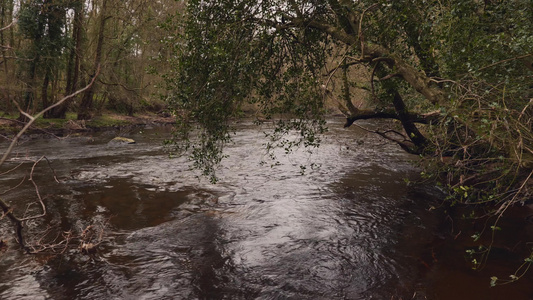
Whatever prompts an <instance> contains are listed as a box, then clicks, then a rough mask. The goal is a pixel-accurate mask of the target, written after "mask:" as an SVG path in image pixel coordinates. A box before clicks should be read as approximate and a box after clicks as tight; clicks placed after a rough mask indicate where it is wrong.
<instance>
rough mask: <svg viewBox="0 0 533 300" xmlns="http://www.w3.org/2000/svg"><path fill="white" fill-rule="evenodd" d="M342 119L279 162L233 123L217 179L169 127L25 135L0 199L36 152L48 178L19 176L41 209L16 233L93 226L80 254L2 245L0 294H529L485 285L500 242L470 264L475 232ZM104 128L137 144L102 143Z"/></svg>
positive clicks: (376, 142)
mask: <svg viewBox="0 0 533 300" xmlns="http://www.w3.org/2000/svg"><path fill="white" fill-rule="evenodd" d="M341 122H342V120H331V121H330V124H329V127H330V132H329V133H328V134H326V136H325V137H324V142H323V144H322V146H321V147H320V148H319V149H318V150H315V151H311V152H309V151H307V150H306V149H298V150H296V151H295V152H294V153H292V154H290V155H284V153H283V152H282V151H280V152H279V153H277V158H278V162H279V163H274V162H273V161H271V160H270V158H269V156H268V155H267V154H266V153H265V150H264V149H265V147H264V143H265V142H266V139H265V137H264V134H263V131H264V130H268V126H267V125H265V126H264V127H257V126H255V125H253V124H252V123H251V122H243V123H240V124H238V126H237V127H238V130H237V132H236V134H235V136H234V143H232V144H230V145H228V147H227V148H226V154H227V155H228V158H227V159H225V160H224V161H223V163H222V165H221V166H220V168H219V170H218V173H217V174H218V176H219V178H220V181H219V182H218V183H217V184H211V183H210V182H209V181H208V180H206V179H205V178H202V177H198V173H197V172H196V171H194V170H190V168H189V163H188V162H187V161H186V160H185V159H184V158H180V157H178V158H170V157H169V156H168V153H167V152H166V151H165V149H164V147H163V146H162V142H163V140H164V139H166V138H168V137H169V134H170V128H168V127H146V128H133V129H129V130H127V131H122V132H119V131H106V132H99V133H94V134H91V135H81V136H71V137H68V138H65V139H60V140H58V139H54V138H46V137H43V136H30V137H28V138H26V139H25V140H24V142H23V143H21V145H19V146H18V148H17V149H16V153H15V154H16V155H15V156H14V157H13V158H12V159H11V160H10V161H9V162H8V163H7V164H6V165H5V166H4V170H3V171H5V170H7V169H10V168H11V167H13V166H15V165H16V164H17V163H19V162H23V165H22V166H21V167H20V168H19V169H17V170H16V171H13V172H11V173H9V174H4V175H3V177H2V180H1V182H0V187H1V190H0V192H1V191H2V190H6V189H8V188H9V187H11V186H15V185H16V184H17V183H18V182H19V181H20V180H21V178H22V177H23V176H24V174H26V175H27V174H28V172H29V171H28V170H29V168H30V167H31V165H32V164H31V163H30V162H25V160H26V159H33V160H35V159H38V158H39V157H40V156H41V155H46V157H47V158H48V160H49V161H50V165H51V166H52V167H53V169H54V172H55V174H57V176H58V179H59V183H56V182H55V181H54V180H53V173H52V171H50V169H49V167H48V165H47V163H40V164H39V166H38V168H37V169H36V173H35V177H34V181H35V182H36V183H37V184H38V185H39V187H40V190H39V191H40V193H41V194H42V195H46V196H47V197H46V200H45V201H46V203H47V205H48V208H49V213H48V215H47V217H46V218H45V219H41V220H37V221H33V222H32V223H31V224H30V227H32V228H42V230H43V231H44V229H45V228H46V227H47V226H48V225H53V226H55V227H57V228H62V230H64V231H67V230H69V229H77V230H82V229H84V228H86V227H87V226H89V225H91V224H107V227H106V230H105V234H104V236H103V239H102V244H100V245H99V247H98V251H97V252H96V253H94V254H92V255H84V254H80V253H79V251H78V250H77V249H73V250H70V251H68V252H66V253H65V254H63V255H60V256H57V257H52V256H49V255H25V254H23V253H22V252H21V251H20V250H18V249H17V247H16V246H14V245H12V246H11V247H9V249H8V250H7V251H5V252H3V253H1V254H0V255H1V256H0V298H1V299H13V300H15V299H17V300H18V299H533V280H532V277H531V276H530V275H526V276H525V277H524V278H523V279H521V280H520V281H519V282H518V283H514V284H510V285H503V286H497V287H495V288H490V286H489V282H490V276H494V275H497V276H499V277H505V276H508V275H509V274H512V273H513V272H514V270H515V269H516V268H517V267H518V266H519V265H520V262H521V260H523V257H519V256H518V255H516V254H514V252H513V250H514V249H510V250H509V251H507V252H505V251H503V254H502V253H500V252H502V251H500V252H498V253H500V254H498V253H497V254H498V255H497V256H495V258H494V259H492V260H489V262H488V263H487V266H486V267H485V268H483V269H482V270H481V271H475V270H472V269H471V268H470V265H469V262H468V260H467V259H465V249H468V247H469V246H472V245H469V243H473V242H472V239H471V238H470V234H471V232H470V231H473V230H474V229H472V228H470V227H475V226H469V225H468V221H463V222H462V223H461V222H457V223H455V224H452V223H451V222H450V221H447V219H445V218H444V217H443V216H444V215H445V214H444V213H443V212H442V211H441V210H439V208H438V207H439V206H440V204H441V203H442V200H443V197H444V195H443V194H442V193H441V192H440V190H439V189H438V188H436V187H434V186H432V185H428V184H407V181H409V180H411V181H413V180H416V179H417V178H418V174H419V172H420V170H419V169H418V168H417V167H416V166H415V161H416V157H413V156H411V155H408V154H406V153H404V152H402V150H400V149H399V148H398V147H397V146H395V145H393V144H390V143H388V142H386V141H383V140H381V139H380V138H379V137H377V136H374V135H372V134H368V133H366V132H364V131H362V130H360V129H358V128H355V127H354V128H350V129H343V128H342V123H341ZM363 124H365V126H370V127H372V126H373V125H372V123H363ZM117 135H121V136H127V137H130V138H133V139H135V140H136V141H137V143H136V144H133V145H121V146H111V145H109V144H108V141H109V140H110V139H112V138H113V137H115V136H117ZM2 147H3V149H5V147H6V145H5V142H4V144H2ZM300 166H306V168H305V172H304V174H302V172H301V171H302V168H301V167H300ZM3 197H4V199H6V200H8V201H10V202H12V203H16V207H17V208H18V209H20V208H21V207H26V205H27V204H28V203H31V201H33V200H32V199H34V198H32V197H35V191H34V190H33V189H32V186H31V185H30V184H29V183H26V184H24V185H22V186H21V187H20V188H18V189H15V190H13V191H10V192H8V193H6V194H5V195H4V196H3ZM432 207H437V209H435V210H431V209H430V208H432ZM520 213H521V214H524V215H523V218H522V219H524V220H526V219H527V217H528V216H529V215H531V214H533V211H531V210H524V209H522V210H520ZM527 220H528V219H527ZM3 221H4V222H3V223H1V225H0V230H1V231H0V232H2V235H3V236H4V238H5V237H6V236H7V235H8V234H9V232H10V230H11V227H10V224H9V223H7V221H5V220H3ZM509 224H511V223H509ZM512 224H514V225H513V226H519V228H520V229H519V230H518V231H521V235H518V234H516V233H515V234H514V235H512V234H511V235H512V236H515V239H521V238H522V239H523V238H524V234H525V236H526V237H531V236H533V234H532V233H533V228H532V226H531V225H530V223H528V222H527V221H524V222H523V223H520V224H519V225H516V224H517V223H516V222H514V223H512ZM461 226H462V227H461ZM509 226H511V225H509ZM452 227H453V228H452ZM504 230H505V227H504ZM449 231H450V232H451V233H453V234H451V233H449ZM513 232H514V231H513ZM511 235H510V236H511ZM520 241H521V240H520ZM508 242H509V243H515V242H516V241H515V240H513V239H510V241H508ZM11 244H13V242H11ZM512 245H514V244H512ZM528 245H529V244H527V243H526V242H522V246H523V247H528ZM498 249H500V248H498ZM501 249H504V250H505V248H504V247H503V246H502V247H501Z"/></svg>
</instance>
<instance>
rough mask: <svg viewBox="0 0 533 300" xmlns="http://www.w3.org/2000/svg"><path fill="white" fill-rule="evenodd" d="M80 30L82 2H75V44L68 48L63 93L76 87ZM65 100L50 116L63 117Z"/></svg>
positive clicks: (67, 103) (68, 103)
mask: <svg viewBox="0 0 533 300" xmlns="http://www.w3.org/2000/svg"><path fill="white" fill-rule="evenodd" d="M82 31H83V2H79V3H77V5H76V6H75V8H74V24H73V28H72V39H73V40H74V43H75V46H74V47H73V48H72V49H71V50H70V54H69V59H68V65H67V83H66V86H65V94H66V95H70V94H72V93H74V92H75V91H76V89H77V87H78V80H79V72H80V60H81V57H82ZM71 101H72V100H69V101H65V102H64V103H63V104H62V105H60V106H58V107H56V108H55V109H53V110H52V111H51V112H50V115H51V117H52V118H59V119H65V118H66V116H67V110H68V108H69V106H70V102H71Z"/></svg>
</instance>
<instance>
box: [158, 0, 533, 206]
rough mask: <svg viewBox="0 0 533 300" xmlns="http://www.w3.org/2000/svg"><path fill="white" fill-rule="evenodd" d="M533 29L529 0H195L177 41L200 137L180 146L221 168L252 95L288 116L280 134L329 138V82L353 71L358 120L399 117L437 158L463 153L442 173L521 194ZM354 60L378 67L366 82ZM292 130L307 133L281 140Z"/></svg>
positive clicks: (415, 149) (178, 93) (408, 142)
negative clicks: (363, 96) (359, 98)
mask: <svg viewBox="0 0 533 300" xmlns="http://www.w3.org/2000/svg"><path fill="white" fill-rule="evenodd" d="M168 27H169V28H171V29H172V30H174V29H175V28H176V27H172V26H170V25H169V26H168ZM532 29H533V5H532V4H531V3H529V2H527V1H520V0H514V1H459V0H448V1H422V0H407V1H402V2H390V1H344V0H328V1H298V0H287V1H275V0H268V1H261V2H259V3H256V2H253V1H238V0H216V1H208V2H206V1H188V2H187V13H186V15H185V16H183V22H182V23H181V26H178V28H177V30H174V32H177V33H178V35H177V36H176V38H175V39H169V41H168V44H167V45H168V47H169V48H172V50H173V51H175V53H176V56H175V57H176V59H174V60H171V65H172V66H173V67H174V68H175V69H176V71H175V72H172V73H169V74H167V76H166V80H167V87H168V91H169V93H168V95H167V98H168V101H169V103H170V105H172V106H173V108H174V109H175V111H176V113H177V114H178V115H179V118H178V121H179V122H180V124H179V125H180V126H179V129H180V130H179V131H178V132H179V136H178V138H181V139H182V140H185V141H189V143H178V145H180V147H181V148H182V149H183V150H190V151H191V152H190V154H191V156H192V158H193V160H194V162H195V165H196V166H197V167H199V168H202V169H203V171H204V173H205V174H208V175H213V174H214V167H215V166H216V164H217V163H218V162H219V161H220V159H222V157H223V154H222V147H223V145H224V143H226V142H228V141H229V140H230V133H231V130H232V129H231V126H230V120H231V119H232V118H234V117H238V116H239V115H240V108H241V107H242V105H243V103H252V104H255V105H257V106H258V107H259V108H260V110H261V112H262V113H263V114H264V116H266V117H267V118H273V117H277V116H280V118H279V121H278V123H277V124H278V127H277V129H276V130H275V131H274V133H273V134H272V138H273V139H274V140H273V143H274V144H277V145H282V146H291V145H292V146H294V145H300V144H304V145H306V146H316V145H317V144H318V143H319V137H318V136H317V134H318V133H321V132H323V130H324V126H323V125H324V122H323V119H324V114H325V112H326V107H325V99H326V98H327V94H328V91H329V89H330V86H331V84H332V83H333V82H334V81H336V80H339V81H342V80H343V76H342V74H343V73H344V74H347V75H346V76H344V80H345V81H346V84H344V85H343V86H344V91H346V94H345V95H344V96H342V97H340V98H341V99H342V100H343V101H344V103H343V105H342V106H343V108H344V110H345V111H346V114H347V121H346V125H345V126H346V127H348V126H351V125H352V124H353V123H354V122H356V121H357V120H360V119H369V118H388V119H394V120H398V123H399V124H400V125H401V128H402V129H403V130H402V131H403V132H400V131H398V130H379V131H376V133H378V134H380V135H381V136H383V137H384V138H387V139H389V140H392V141H394V142H396V143H397V144H399V145H400V146H401V147H402V148H403V149H405V150H406V151H408V152H410V153H414V154H419V155H422V156H424V157H429V158H432V160H431V161H436V162H439V161H440V162H444V161H448V162H449V161H453V163H452V164H450V163H448V164H442V163H441V164H439V166H440V167H439V168H440V169H438V170H434V172H433V174H435V175H439V174H440V171H445V172H447V174H450V175H451V176H448V178H449V179H450V180H449V182H448V183H449V184H450V185H451V186H452V187H453V186H456V187H457V186H463V185H476V186H477V187H480V188H483V189H484V190H485V191H491V192H490V193H499V192H502V191H505V189H508V190H511V189H512V188H511V187H514V188H515V190H514V192H512V193H508V194H505V195H512V196H511V197H507V198H505V199H501V198H499V200H495V199H496V198H497V197H496V198H492V197H486V195H483V194H475V196H478V197H480V198H482V199H487V202H493V203H494V202H496V201H505V200H512V201H517V199H523V197H524V196H526V195H527V193H526V189H525V188H524V186H525V183H526V181H527V179H529V178H530V177H531V175H532V172H531V170H532V166H533V150H532V149H533V147H532V146H531V145H532V144H533V135H532V133H531V118H530V116H531V113H532V110H531V107H530V103H531V102H530V98H531V76H532V75H533V74H532V65H531V62H532V60H533V43H531V41H532V36H531V34H530V32H531V30H532ZM355 68H362V69H365V70H367V72H368V74H369V76H368V78H366V80H368V83H367V84H366V86H365V85H360V84H355V82H354V81H355V80H361V78H353V77H351V76H349V75H348V74H351V73H350V70H353V69H355ZM339 70H341V72H339ZM337 73H340V75H339V74H337ZM354 84H355V86H356V87H355V88H352V89H351V88H350V87H352V86H354ZM361 87H363V88H364V89H365V90H369V91H370V92H369V93H368V102H369V105H368V106H369V108H367V109H361V108H358V107H356V106H355V105H353V103H352V102H351V99H352V98H353V95H354V94H358V93H361V92H362V89H361ZM350 90H351V92H350ZM193 124H196V126H197V127H198V128H199V134H198V135H197V136H196V140H195V141H192V142H191V141H190V138H191V135H190V132H191V130H193V129H194V126H193ZM290 130H297V132H299V133H300V138H299V139H297V140H292V141H287V140H284V139H283V138H280V135H279V134H280V133H286V132H289V131H290ZM448 158H450V159H448ZM496 170H497V171H496ZM502 170H504V171H502ZM502 173H503V174H504V175H509V176H502V175H501V174H502ZM496 191H499V192H496ZM481 193H482V192H481ZM489 199H490V200H489ZM465 201H468V200H467V199H465ZM502 203H503V202H502Z"/></svg>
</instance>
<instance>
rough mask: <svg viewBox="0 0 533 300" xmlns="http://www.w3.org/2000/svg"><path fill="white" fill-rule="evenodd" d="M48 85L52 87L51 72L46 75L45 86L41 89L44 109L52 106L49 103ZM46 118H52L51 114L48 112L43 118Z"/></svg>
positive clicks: (47, 71) (48, 71)
mask: <svg viewBox="0 0 533 300" xmlns="http://www.w3.org/2000/svg"><path fill="white" fill-rule="evenodd" d="M48 85H50V70H48V69H47V70H46V74H45V75H44V80H43V85H42V87H41V102H42V104H43V109H45V108H47V107H48V106H50V102H49V101H48ZM43 117H44V118H50V114H49V112H46V113H45V114H44V116H43Z"/></svg>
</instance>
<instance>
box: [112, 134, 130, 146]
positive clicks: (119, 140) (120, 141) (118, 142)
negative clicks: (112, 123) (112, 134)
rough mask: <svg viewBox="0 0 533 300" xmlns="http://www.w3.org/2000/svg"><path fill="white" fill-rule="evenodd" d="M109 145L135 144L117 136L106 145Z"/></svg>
mask: <svg viewBox="0 0 533 300" xmlns="http://www.w3.org/2000/svg"><path fill="white" fill-rule="evenodd" d="M108 144H109V145H125V144H135V140H132V139H128V138H125V137H121V136H117V137H116V138H114V139H112V140H110V141H109V143H108Z"/></svg>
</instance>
